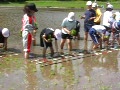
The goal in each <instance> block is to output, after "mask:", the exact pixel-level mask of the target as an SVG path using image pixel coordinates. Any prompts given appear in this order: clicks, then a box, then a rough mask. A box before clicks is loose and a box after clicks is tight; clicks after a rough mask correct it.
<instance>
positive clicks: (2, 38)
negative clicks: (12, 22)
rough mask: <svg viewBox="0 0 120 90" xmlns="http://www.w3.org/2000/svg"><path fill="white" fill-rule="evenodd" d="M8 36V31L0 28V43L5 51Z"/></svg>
mask: <svg viewBox="0 0 120 90" xmlns="http://www.w3.org/2000/svg"><path fill="white" fill-rule="evenodd" d="M9 36H10V31H9V30H8V29H7V28H0V43H2V44H3V45H2V46H0V47H3V49H4V50H7V39H8V37H9Z"/></svg>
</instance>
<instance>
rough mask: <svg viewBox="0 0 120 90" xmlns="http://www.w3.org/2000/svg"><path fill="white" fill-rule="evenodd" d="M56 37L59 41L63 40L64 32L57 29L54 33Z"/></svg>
mask: <svg viewBox="0 0 120 90" xmlns="http://www.w3.org/2000/svg"><path fill="white" fill-rule="evenodd" d="M54 35H55V37H56V38H57V40H60V39H61V35H62V31H61V30H60V29H56V30H55V32H54Z"/></svg>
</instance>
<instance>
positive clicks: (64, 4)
mask: <svg viewBox="0 0 120 90" xmlns="http://www.w3.org/2000/svg"><path fill="white" fill-rule="evenodd" d="M27 2H34V3H35V4H36V6H37V7H42V8H44V7H60V8H85V7H86V1H26V2H25V3H27ZM25 3H17V2H16V3H11V2H8V3H0V6H15V7H23V6H24V5H25ZM98 4H99V5H100V6H101V5H104V6H106V2H98ZM111 4H113V6H114V9H120V8H119V4H120V1H116V2H111Z"/></svg>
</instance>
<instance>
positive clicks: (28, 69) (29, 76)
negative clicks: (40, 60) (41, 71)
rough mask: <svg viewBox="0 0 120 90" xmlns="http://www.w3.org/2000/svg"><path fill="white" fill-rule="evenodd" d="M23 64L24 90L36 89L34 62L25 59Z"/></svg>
mask: <svg viewBox="0 0 120 90" xmlns="http://www.w3.org/2000/svg"><path fill="white" fill-rule="evenodd" d="M24 64H25V84H26V90H37V89H38V78H37V76H36V71H37V70H36V64H33V63H30V62H29V61H28V60H25V61H24Z"/></svg>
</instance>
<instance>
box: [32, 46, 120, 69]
mask: <svg viewBox="0 0 120 90" xmlns="http://www.w3.org/2000/svg"><path fill="white" fill-rule="evenodd" d="M116 50H120V49H114V48H111V49H110V50H106V49H102V50H97V51H84V52H83V53H81V52H80V53H79V52H74V53H73V55H68V54H64V55H60V56H58V57H54V58H53V57H47V58H46V59H43V58H38V59H34V60H31V62H35V63H36V64H40V66H41V67H44V66H48V65H53V64H59V63H63V62H67V61H73V60H79V59H81V58H87V57H91V56H93V57H94V56H97V55H102V54H103V55H105V54H106V55H107V54H109V53H111V52H113V51H116ZM82 62H83V61H81V64H82Z"/></svg>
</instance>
